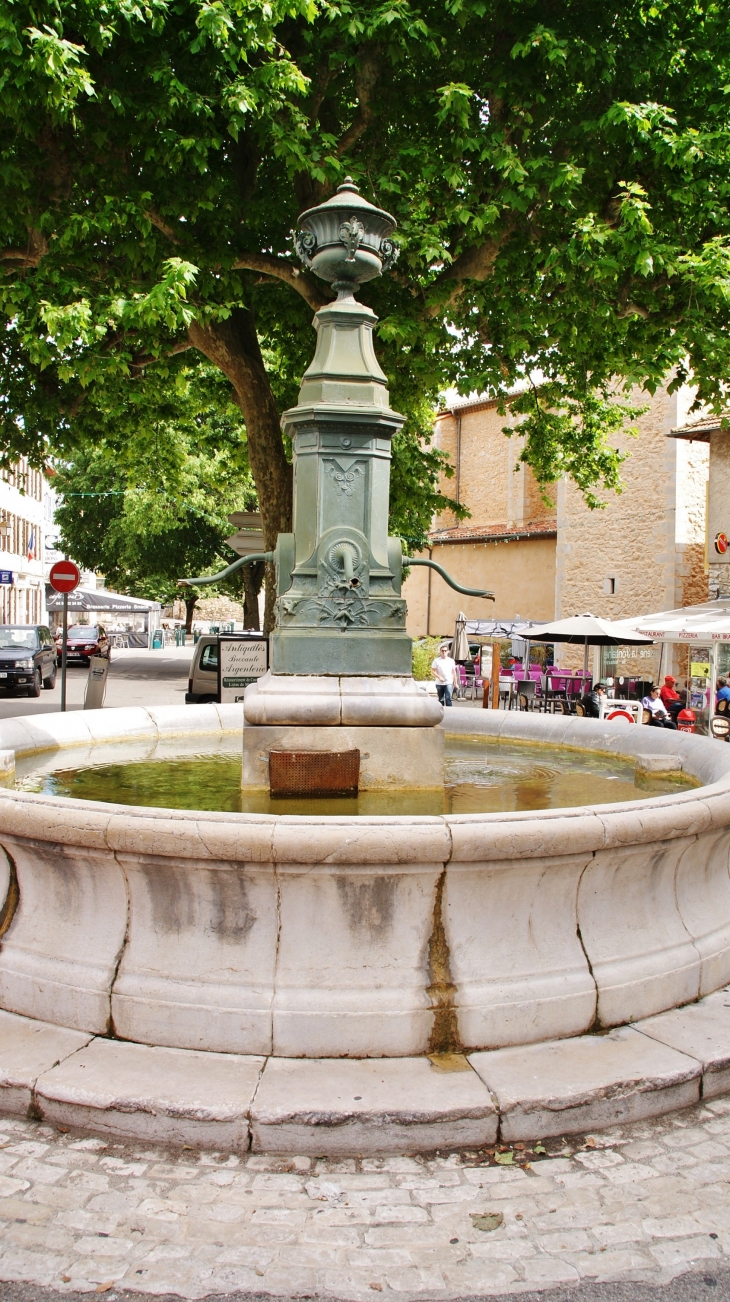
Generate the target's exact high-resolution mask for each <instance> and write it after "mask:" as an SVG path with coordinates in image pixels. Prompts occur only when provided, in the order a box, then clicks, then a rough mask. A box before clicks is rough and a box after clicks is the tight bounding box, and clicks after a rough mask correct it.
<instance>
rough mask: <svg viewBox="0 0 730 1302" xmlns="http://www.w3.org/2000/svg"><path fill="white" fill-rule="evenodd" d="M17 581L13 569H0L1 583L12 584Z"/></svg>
mask: <svg viewBox="0 0 730 1302" xmlns="http://www.w3.org/2000/svg"><path fill="white" fill-rule="evenodd" d="M14 582H15V575H14V574H13V571H12V570H0V584H3V585H7V586H11V585H12V584H13V583H14Z"/></svg>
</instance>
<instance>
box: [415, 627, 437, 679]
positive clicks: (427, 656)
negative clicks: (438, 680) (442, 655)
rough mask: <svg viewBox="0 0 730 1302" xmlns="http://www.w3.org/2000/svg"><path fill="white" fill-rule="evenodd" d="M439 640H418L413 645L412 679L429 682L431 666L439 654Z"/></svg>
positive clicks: (425, 638) (424, 638) (435, 638)
mask: <svg viewBox="0 0 730 1302" xmlns="http://www.w3.org/2000/svg"><path fill="white" fill-rule="evenodd" d="M440 645H441V639H439V638H437V637H423V638H419V640H418V641H417V642H414V643H413V677H414V678H417V679H418V680H419V681H420V682H424V681H425V680H426V679H428V680H429V681H430V678H431V665H432V664H433V662H434V660H435V659H436V656H437V655H438V653H439V647H440Z"/></svg>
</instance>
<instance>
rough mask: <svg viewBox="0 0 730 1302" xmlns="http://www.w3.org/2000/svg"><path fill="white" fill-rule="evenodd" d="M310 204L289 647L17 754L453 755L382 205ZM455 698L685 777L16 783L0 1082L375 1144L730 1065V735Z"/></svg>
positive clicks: (59, 1096) (23, 1089) (2, 818)
mask: <svg viewBox="0 0 730 1302" xmlns="http://www.w3.org/2000/svg"><path fill="white" fill-rule="evenodd" d="M301 226H302V231H303V233H302V234H301V236H300V238H299V249H300V252H301V254H302V256H303V257H304V258H305V260H306V261H307V262H308V264H310V265H311V267H312V269H313V270H314V271H315V273H317V274H320V275H323V276H324V278H325V279H326V280H329V281H331V282H332V284H333V285H334V287H335V289H336V290H337V293H338V298H337V300H336V301H335V302H334V303H332V304H331V305H330V306H328V307H326V308H323V309H322V310H321V311H320V312H319V313H318V314H317V318H316V322H315V324H316V328H317V333H318V341H317V349H316V354H315V358H314V361H313V363H312V365H311V366H310V368H309V370H308V371H307V373H306V375H305V377H304V381H303V384H302V389H301V393H300V397H299V402H298V404H297V406H296V407H294V408H293V409H292V410H291V411H289V412H287V413H286V414H285V417H284V421H285V425H286V428H287V429H288V430H289V432H290V433H291V436H292V443H293V448H294V524H293V533H292V534H290V535H280V537H279V540H278V544H277V548H276V554H275V556H274V554H266V556H265V559H267V560H272V559H276V562H277V585H278V592H277V613H276V629H275V631H274V633H273V635H272V639H271V672H270V673H268V674H267V675H266V676H265V677H264V678H263V679H261V680H259V682H258V683H257V684H256V685H254V686H252V687H250V688H248V689H247V692H246V697H245V703H244V706H243V708H242V707H241V706H240V705H217V706H216V705H198V706H185V707H179V708H178V707H160V708H157V709H119V710H97V711H94V710H89V711H85V712H83V713H78V714H75V713H71V714H65V715H50V714H49V715H37V716H33V717H27V718H22V719H20V718H18V719H10V720H3V721H1V722H0V770H2V771H3V772H9V771H10V770H11V768H12V763H13V759H14V757H17V760H18V762H19V763H26V762H33V763H35V764H37V765H39V766H40V767H41V769H43V768H44V766H45V767H46V769H47V770H52V769H53V768H54V766H55V767H58V768H67V769H68V768H73V767H78V766H79V765H81V766H84V765H88V766H90V767H91V768H92V769H93V766H94V764H97V763H100V762H109V761H110V760H111V761H114V762H117V763H119V762H123V761H125V760H126V759H129V757H130V756H135V757H138V756H139V754H140V753H142V754H144V755H148V756H152V757H154V756H156V754H157V752H158V751H159V749H160V748H165V747H174V745H175V743H176V739H177V740H178V741H180V742H182V741H184V742H185V743H186V744H187V745H190V744H193V742H192V739H193V738H194V739H195V741H194V744H195V746H196V747H200V748H204V747H205V745H206V744H207V743H211V744H213V743H217V742H219V741H220V740H221V739H222V738H224V737H226V736H228V737H240V734H241V729H242V725H245V726H243V738H244V761H243V781H244V784H246V785H248V786H253V787H255V786H265V787H266V786H268V785H269V782H270V774H269V766H270V763H271V758H272V755H284V756H286V755H290V756H291V755H295V754H300V755H301V754H302V753H303V754H304V755H305V757H308V758H309V762H310V764H312V763H313V760H312V755H313V753H315V752H319V753H320V754H321V753H325V754H327V755H330V756H335V757H338V756H340V757H343V756H346V755H348V754H349V755H352V754H353V753H354V752H358V753H359V760H360V765H359V779H358V780H359V785H360V787H361V788H362V789H368V788H377V787H378V786H379V785H380V786H382V785H393V786H400V787H405V788H407V787H409V786H423V785H428V784H429V783H433V785H437V786H438V785H440V784H441V782H442V770H441V763H442V747H443V736H444V725H443V723H442V722H441V709H440V707H439V706H438V705H437V704H436V702H435V701H434V700H433V699H432V698H431V697H429V696H428V694H427V693H426V692H425V691H424V690H423V689H422V688H420V687H419V685H418V684H417V683H414V681H413V679H412V677H411V672H410V664H411V661H410V656H411V651H410V640H409V638H408V637H407V634H406V632H405V604H404V601H403V598H402V595H401V568H402V552H401V546H400V542H399V541H398V540H397V539H392V538H390V539H389V538H388V536H387V518H388V477H389V464H390V443H391V438H392V435H393V433H394V432H395V431H396V430H397V429H398V428H399V426H400V423H401V420H402V418H401V417H400V416H399V415H398V414H397V413H396V412H393V411H392V410H391V408H390V405H389V401H388V393H387V389H386V385H385V378H384V376H383V374H382V372H381V371H380V369H379V367H378V364H377V361H376V360H375V355H374V351H373V346H372V330H373V325H374V323H375V317H374V315H373V313H372V312H371V311H370V310H369V309H368V308H366V307H363V306H362V305H361V304H358V302H357V301H356V300H355V297H354V293H353V291H354V289H355V288H356V286H357V285H358V284H359V283H362V282H363V281H365V280H367V279H368V278H369V277H372V276H374V275H377V274H379V272H380V271H381V269H382V268H383V267H384V266H385V267H387V265H388V264H389V263H390V262H391V261H392V259H393V257H394V253H395V250H394V246H393V244H392V242H391V238H390V237H391V234H392V230H393V226H394V223H393V220H392V218H391V217H389V215H388V214H387V213H384V212H382V211H381V210H380V209H377V208H375V207H374V206H373V205H371V204H368V203H367V202H366V201H365V200H364V199H363V198H362V197H361V196H360V195H359V194H358V193H357V190H356V189H355V187H354V186H353V185H352V184H351V183H350V182H349V181H348V182H346V183H345V185H344V186H342V187H340V189H339V190H338V192H337V194H336V195H335V196H333V198H332V199H330V200H328V201H327V202H326V203H324V204H322V205H320V207H318V208H315V209H312V210H311V211H310V212H308V213H305V214H303V216H302V218H301ZM253 559H263V557H261V556H260V557H257V558H254V557H248V558H243V561H239V562H236V563H235V565H234V566H232V567H229V572H230V570H231V569H235V568H238V567H239V566H240V564H242V563H244V561H249V562H250V561H251V560H253ZM410 563H415V562H410ZM435 568H437V569H439V570H440V567H438V566H436V567H435ZM212 577H213V578H214V579H215V578H218V577H219V576H212ZM195 582H198V580H195ZM454 586H457V585H454ZM462 590H463V589H462ZM480 595H483V594H480ZM244 712H245V721H244V717H243V716H244ZM448 715H449V718H448V720H447V723H448V728H449V730H450V732H451V733H452V734H458V735H459V736H462V737H468V738H471V739H472V740H474V741H475V742H478V743H481V742H483V741H484V740H485V739H486V738H490V739H492V740H493V741H499V742H500V744H504V745H506V746H508V745H509V744H511V743H512V742H516V741H519V742H530V743H532V744H534V745H536V746H541V745H545V744H548V745H552V746H560V747H570V748H572V749H575V750H578V751H586V752H591V751H598V752H602V753H603V754H604V755H605V754H608V755H613V756H621V757H623V759H624V760H629V761H632V762H634V763H635V764H636V769H637V772H639V770H641V771H642V772H657V771H659V772H678V771H680V770H681V771H682V772H683V773H684V774H685V775H688V776H689V778H690V779H691V780H692V782H694V783H695V784H696V785H695V786H694V787H693V789H686V790H682V791H677V793H676V794H672V795H663V796H654V797H651V798H643V799H642V798H638V797H639V794H640V792H639V791H637V799H635V800H631V801H626V802H623V803H616V804H612V805H593V806H586V807H581V808H572V809H555V810H549V811H541V812H519V813H505V814H456V815H454V814H443V815H439V816H433V817H424V816H416V815H409V814H406V815H402V816H397V817H354V816H346V815H336V816H330V817H325V816H322V815H318V814H317V813H316V808H315V804H314V802H313V804H312V807H311V808H312V812H308V813H307V814H304V815H301V816H299V815H297V816H280V815H277V814H275V813H268V814H231V813H223V812H221V813H216V812H213V813H211V812H203V811H199V810H187V809H182V810H181V809H159V808H150V807H147V806H138V807H134V806H125V805H120V804H115V803H103V802H96V801H88V800H77V799H67V798H63V797H59V796H55V795H48V794H43V793H40V794H34V793H29V792H27V791H23V790H14V789H12V787H10V786H0V1111H1V1110H4V1111H9V1112H16V1113H21V1114H24V1115H29V1116H32V1117H35V1118H39V1119H43V1120H46V1121H48V1122H51V1123H56V1124H61V1125H64V1126H77V1127H82V1128H83V1127H85V1128H89V1129H92V1130H95V1131H97V1132H103V1133H111V1134H116V1135H127V1136H134V1137H135V1138H137V1139H145V1140H154V1141H156V1142H157V1141H159V1142H165V1143H182V1144H187V1145H200V1146H204V1147H210V1148H215V1149H218V1150H226V1149H228V1150H230V1149H233V1150H237V1151H246V1149H248V1148H249V1147H253V1148H254V1149H258V1150H269V1151H283V1152H289V1153H292V1152H293V1153H314V1154H324V1153H336V1154H352V1155H357V1154H365V1153H382V1152H393V1151H401V1152H417V1151H428V1150H433V1149H439V1148H441V1149H444V1148H456V1147H469V1148H479V1147H481V1146H483V1145H487V1144H493V1143H494V1142H495V1141H497V1140H498V1139H500V1140H502V1141H510V1142H511V1141H513V1140H525V1139H536V1138H542V1137H545V1136H548V1135H565V1134H568V1133H571V1132H580V1131H586V1130H590V1129H595V1128H597V1127H600V1126H606V1125H612V1124H615V1123H617V1122H626V1121H631V1120H636V1119H638V1118H642V1117H648V1116H654V1115H657V1114H659V1113H662V1112H666V1111H668V1110H670V1109H673V1108H677V1107H684V1106H688V1105H690V1104H692V1103H695V1102H697V1100H698V1099H699V1098H700V1097H704V1098H709V1097H712V1096H713V1095H717V1094H721V1093H723V1092H727V1091H728V1090H730V1009H729V1008H728V1000H727V995H726V993H725V992H724V990H723V987H724V986H725V985H726V984H727V983H728V982H730V751H729V750H728V749H727V748H726V747H725V746H722V745H719V744H718V743H717V742H713V741H710V740H708V739H706V738H701V737H692V736H684V735H681V734H669V733H664V732H660V733H658V735H657V731H656V730H653V729H650V728H643V727H638V726H630V725H627V726H626V727H625V728H620V727H618V726H617V725H615V724H612V723H606V722H599V721H593V720H588V719H578V718H563V717H560V718H558V717H555V718H553V717H550V716H545V715H534V714H520V713H508V712H505V711H487V710H485V711H483V710H467V709H464V710H451V711H449V712H448ZM100 756H101V757H102V758H101V759H100ZM343 762H344V761H343Z"/></svg>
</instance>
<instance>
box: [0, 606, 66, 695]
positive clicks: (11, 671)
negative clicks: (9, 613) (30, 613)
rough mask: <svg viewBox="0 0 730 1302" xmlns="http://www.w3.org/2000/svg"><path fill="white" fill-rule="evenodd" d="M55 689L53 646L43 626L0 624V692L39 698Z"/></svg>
mask: <svg viewBox="0 0 730 1302" xmlns="http://www.w3.org/2000/svg"><path fill="white" fill-rule="evenodd" d="M41 686H43V687H45V688H46V689H47V690H48V691H50V690H51V689H52V688H54V687H55V686H56V645H55V643H54V641H53V635H52V633H51V630H50V628H46V626H45V624H0V689H4V690H5V691H8V692H13V693H14V694H15V693H17V692H25V693H26V694H27V695H28V696H40V694H41Z"/></svg>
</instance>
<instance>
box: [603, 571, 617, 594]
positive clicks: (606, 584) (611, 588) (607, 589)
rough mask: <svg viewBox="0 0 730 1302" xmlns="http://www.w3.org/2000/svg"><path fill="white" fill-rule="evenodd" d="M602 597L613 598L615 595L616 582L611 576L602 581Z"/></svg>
mask: <svg viewBox="0 0 730 1302" xmlns="http://www.w3.org/2000/svg"><path fill="white" fill-rule="evenodd" d="M603 595H604V597H614V596H615V595H616V580H615V578H614V577H613V575H611V576H610V577H609V578H607V579H604V580H603Z"/></svg>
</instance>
